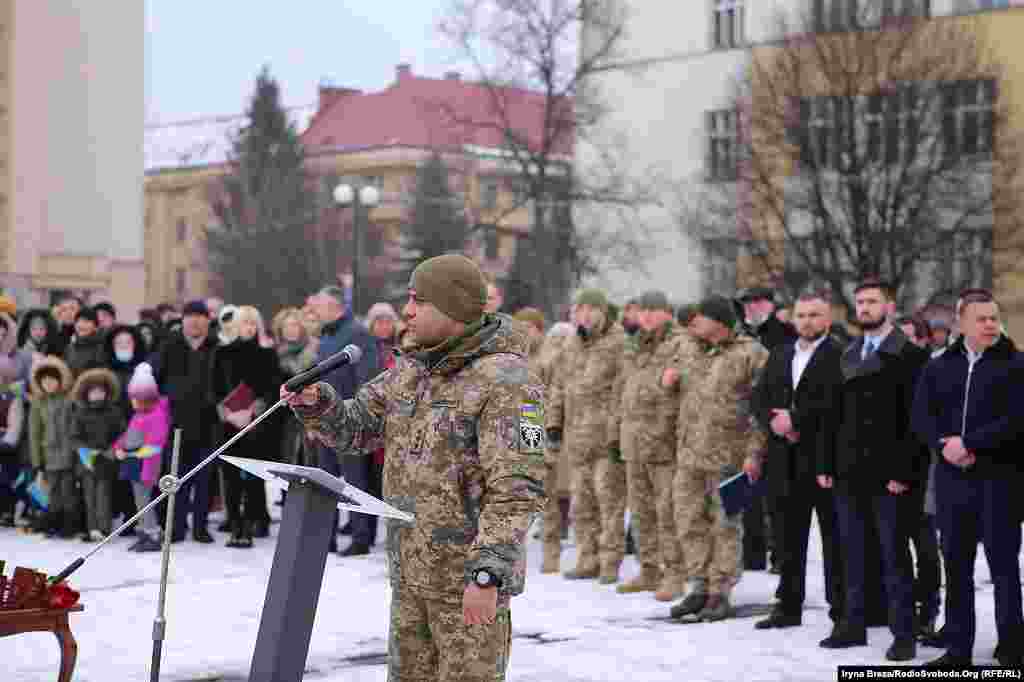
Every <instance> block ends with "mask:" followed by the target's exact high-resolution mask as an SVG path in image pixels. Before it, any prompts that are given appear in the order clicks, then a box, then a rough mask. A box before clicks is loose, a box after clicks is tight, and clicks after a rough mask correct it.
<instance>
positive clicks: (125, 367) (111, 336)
mask: <svg viewBox="0 0 1024 682" xmlns="http://www.w3.org/2000/svg"><path fill="white" fill-rule="evenodd" d="M103 347H104V351H105V353H106V363H107V366H108V367H110V369H111V371H113V372H114V374H115V376H117V380H118V381H119V382H120V383H121V386H122V387H125V386H128V382H129V381H131V380H132V375H133V374H134V372H135V368H136V367H138V366H139V364H140V363H142V362H143V361H144V360H145V359H146V357H148V356H147V353H146V342H145V340H144V339H143V338H142V334H141V333H139V330H138V329H137V328H135V327H132V326H131V325H127V324H118V325H115V326H113V327H111V328H110V330H109V331H108V332H107V333H106V335H105V337H104V340H103ZM121 409H122V410H123V411H124V417H125V419H126V420H129V421H130V420H131V418H132V413H133V411H134V410H133V408H132V400H131V398H130V396H129V395H128V391H127V390H123V391H121ZM136 511H138V508H137V507H136V506H135V494H134V492H133V491H132V485H131V481H128V480H124V479H122V478H120V477H118V478H117V480H115V481H114V503H113V512H114V517H118V516H122V517H123V518H124V519H125V520H127V519H130V518H131V517H132V516H134V515H135V512H136Z"/></svg>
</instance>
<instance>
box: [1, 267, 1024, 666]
mask: <svg viewBox="0 0 1024 682" xmlns="http://www.w3.org/2000/svg"><path fill="white" fill-rule="evenodd" d="M894 301H895V297H894V295H893V292H892V291H890V290H889V289H888V287H887V286H886V284H885V283H884V282H880V281H873V280H872V281H865V282H863V283H861V284H860V285H859V286H858V287H857V290H856V294H855V313H856V315H855V318H854V319H851V320H850V325H849V326H850V328H857V329H859V330H860V332H861V334H860V335H857V336H853V337H851V336H850V335H848V333H847V327H846V326H845V325H841V324H838V323H836V321H834V320H833V311H834V306H833V302H832V300H831V298H830V296H829V294H828V292H826V291H810V292H808V293H805V294H803V295H801V296H800V297H799V298H798V299H797V300H796V301H795V302H794V303H793V305H792V307H790V308H786V309H780V307H779V306H778V302H777V301H776V299H775V293H774V292H773V291H771V290H766V289H755V290H749V291H746V292H741V294H740V295H739V296H738V297H737V298H735V299H730V298H723V297H711V298H708V299H706V300H704V301H702V302H700V303H699V304H694V305H686V306H673V305H671V304H670V302H669V301H668V299H667V297H666V296H665V295H664V293H662V292H658V291H651V292H647V293H645V294H644V295H643V296H641V297H639V298H637V299H635V300H632V301H629V302H627V303H626V304H625V305H624V306H623V307H622V308H621V309H619V308H618V307H617V306H615V305H614V304H613V303H612V302H610V301H609V300H608V298H607V296H606V295H605V294H604V293H603V292H602V291H599V290H596V289H587V290H584V291H582V292H580V293H579V294H578V295H577V296H576V297H575V299H574V300H573V303H572V306H571V308H570V310H571V313H570V315H569V319H568V320H564V321H558V322H555V323H554V324H552V325H550V326H549V325H548V321H547V320H546V319H545V316H544V314H543V313H542V312H541V311H539V310H537V309H533V308H525V309H522V310H518V311H515V312H514V314H513V315H511V317H512V318H513V320H515V322H514V324H517V325H520V329H522V330H523V331H524V333H526V334H528V335H529V337H530V339H531V346H530V354H529V362H530V365H531V368H532V369H533V370H534V372H535V373H536V376H537V377H539V378H540V380H541V382H542V383H543V385H544V387H545V391H546V398H545V401H544V406H543V413H544V414H543V420H542V424H543V434H542V435H543V436H544V437H545V438H544V439H545V441H546V445H545V447H544V448H543V451H544V460H545V464H546V470H547V474H546V479H545V480H544V481H543V484H544V490H545V492H546V503H545V508H544V512H543V516H542V522H541V524H540V529H539V535H540V537H541V539H542V544H543V563H542V565H541V567H540V570H541V572H543V573H557V572H559V571H560V570H561V569H562V566H561V558H562V553H563V551H564V547H563V542H564V540H565V538H566V537H567V536H568V531H569V527H570V525H571V526H572V527H573V529H574V536H575V542H576V549H577V555H576V565H575V566H574V567H572V568H571V569H569V570H567V571H566V572H565V573H564V577H565V578H566V579H571V580H596V581H598V582H599V583H601V584H605V585H613V584H616V585H617V587H616V590H617V591H618V592H620V593H637V592H651V593H653V596H654V598H655V599H656V600H658V601H661V602H666V603H668V602H675V603H674V604H673V605H672V606H671V610H670V614H671V617H672V618H673V619H677V620H679V621H680V622H691V623H696V622H713V621H718V620H722V619H726V618H729V617H730V616H731V615H732V614H733V604H732V599H731V594H732V591H733V588H734V587H735V585H736V584H737V583H738V582H739V580H740V578H741V575H742V572H743V571H744V570H766V569H770V570H772V572H774V573H777V574H778V575H779V584H778V589H777V591H776V594H775V606H774V609H773V611H772V612H771V614H770V615H769V616H768V617H766V618H764V619H763V620H760V621H757V622H756V624H755V627H757V628H758V629H773V628H787V627H797V626H801V624H802V611H803V608H804V601H805V598H806V594H805V593H806V589H805V583H806V564H807V550H808V541H809V537H808V536H809V533H810V529H811V519H812V513H813V516H815V517H816V518H817V527H818V530H819V533H820V536H821V545H822V554H823V564H824V581H825V595H824V596H825V598H826V601H827V602H828V604H829V616H830V618H831V619H832V621H833V623H834V627H833V629H832V632H831V633H829V634H828V636H827V637H825V638H824V639H823V640H822V641H821V646H822V647H823V648H828V649H834V648H846V647H854V646H862V645H865V644H866V643H867V633H868V630H867V628H868V627H871V626H876V625H888V626H889V628H890V629H891V631H892V634H893V642H892V645H891V646H890V647H889V650H888V651H887V654H886V657H887V659H889V660H891V661H906V660H911V659H913V658H915V657H916V655H917V645H918V643H919V642H924V643H925V644H929V645H932V646H941V647H945V648H946V649H947V653H946V654H945V655H944V656H941V657H939V658H938V659H936V661H934V663H935V664H936V665H940V666H947V665H956V666H960V665H966V664H970V662H971V661H972V657H973V643H974V637H975V620H974V562H975V556H976V553H977V544H978V543H979V542H981V543H983V544H984V547H985V553H986V558H987V560H988V563H989V567H990V571H991V574H992V578H993V583H994V586H995V600H996V621H997V622H996V626H997V630H998V634H999V647H998V649H997V651H996V652H995V654H994V656H995V658H996V659H997V660H998V661H999V662H1000V663H1001V664H1004V665H1020V664H1021V661H1022V659H1021V655H1022V654H1021V652H1022V645H1024V625H1022V619H1021V584H1020V572H1019V566H1018V555H1019V552H1020V544H1021V519H1022V515H1021V505H1020V503H1019V502H1018V501H1016V500H1015V498H1014V492H1015V490H1016V488H1017V487H1018V484H1019V482H1020V479H1021V473H1020V471H1018V469H1019V467H1018V466H1017V463H1016V462H1015V460H1014V459H1013V458H1014V456H1015V446H1016V445H1017V444H1018V443H1019V438H1020V436H1021V433H1020V430H1021V429H1022V428H1024V426H1022V425H1024V419H1022V418H1021V417H1024V415H1021V414H1018V413H1019V412H1020V411H1021V410H1022V409H1024V400H1021V399H1020V397H1021V396H1018V395H1017V394H1018V392H1019V391H1020V390H1022V389H1020V388H1019V387H1021V386H1024V383H1022V381H1021V379H1022V377H1021V371H1022V370H1024V364H1022V362H1024V361H1022V360H1021V358H1020V355H1019V354H1018V352H1017V350H1016V348H1015V346H1014V344H1013V342H1012V341H1011V340H1010V339H1009V338H1008V336H1007V335H1006V334H1005V333H1004V332H1003V331H1002V328H1001V326H1000V319H999V310H998V306H997V304H996V303H995V301H994V299H993V298H992V296H991V294H990V293H988V292H986V291H983V290H969V291H966V292H964V294H963V295H962V297H961V299H960V301H959V302H958V304H957V307H956V311H955V313H956V324H955V325H952V326H955V327H956V330H955V331H956V333H953V330H951V329H950V326H951V325H950V324H948V323H946V322H943V321H942V320H941V319H932V320H927V319H925V318H924V317H923V316H921V315H916V316H908V317H899V316H897V313H896V306H895V302H894ZM350 307H351V306H350V299H349V295H348V292H347V291H346V290H345V289H343V288H341V287H337V286H327V287H324V288H323V289H322V290H320V291H319V292H317V293H315V294H313V295H311V296H310V297H309V298H308V299H307V300H306V301H305V303H304V305H302V306H301V307H298V306H297V307H294V308H288V309H286V310H282V311H280V312H278V313H277V314H276V315H275V316H274V318H273V320H272V323H271V324H270V325H269V326H268V325H266V324H265V323H264V319H263V317H262V315H261V313H260V311H258V310H257V309H256V308H253V307H251V306H244V305H242V306H236V305H225V303H224V302H223V301H221V300H219V299H208V300H205V301H191V302H188V303H186V304H185V305H184V306H183V307H181V308H180V309H178V308H176V307H175V306H173V305H170V304H163V305H161V306H158V307H157V308H155V309H152V310H144V311H142V313H141V314H140V318H141V322H139V323H138V324H136V325H125V324H122V323H120V322H119V321H118V319H117V314H116V310H115V309H114V307H113V306H112V305H110V304H108V303H99V304H96V305H94V306H91V307H90V306H87V305H85V304H84V303H83V302H82V301H81V300H79V299H76V298H74V297H68V298H66V299H64V300H62V301H60V302H59V303H58V304H57V305H56V306H54V307H53V309H51V310H43V309H35V310H28V311H25V312H23V313H22V314H21V315H18V311H16V310H15V308H14V305H13V302H12V301H10V300H7V299H3V298H0V432H2V436H0V525H2V526H8V527H15V526H19V527H21V528H22V529H23V530H24V531H26V532H35V533H41V534H45V535H47V536H49V537H59V538H74V537H79V538H81V540H83V541H86V542H95V541H98V540H100V539H102V538H104V537H106V535H108V534H109V533H111V532H112V530H113V528H114V527H115V520H116V519H118V518H121V519H126V518H128V517H130V516H131V515H133V514H134V513H135V511H136V510H137V509H138V508H141V506H143V505H145V504H146V503H147V501H149V500H150V499H152V496H154V495H155V494H157V493H158V491H157V489H156V486H157V481H158V479H159V477H160V475H161V474H162V473H166V472H167V471H168V470H169V467H170V461H171V457H170V452H171V449H172V436H171V434H172V433H173V432H174V430H176V429H180V433H181V442H180V453H181V465H180V472H181V473H183V472H185V471H188V470H191V469H192V468H193V467H194V466H195V465H196V464H198V463H199V462H200V461H202V459H203V458H204V457H206V456H207V455H208V454H209V453H210V452H211V451H212V450H213V448H215V447H217V446H218V445H220V444H221V443H223V442H224V441H225V440H227V439H228V438H230V437H231V436H233V435H234V434H236V433H237V432H238V431H239V430H241V429H244V428H245V427H246V426H247V425H249V424H250V423H251V422H252V421H253V420H254V419H255V418H256V417H258V416H259V415H260V414H261V413H262V412H263V411H265V410H266V409H267V408H268V407H269V406H270V405H272V404H273V403H274V402H276V400H277V397H278V391H279V387H280V386H281V384H282V383H283V382H284V381H286V380H287V379H288V378H289V377H291V376H294V375H296V374H298V373H300V372H302V371H304V370H306V369H308V368H310V367H311V366H313V365H314V364H315V363H316V362H318V361H320V360H323V359H325V358H327V357H329V356H330V355H332V354H334V353H336V352H337V351H339V350H341V349H342V348H344V347H345V346H347V345H349V344H356V345H357V346H359V347H360V348H361V350H362V351H363V355H362V359H361V361H360V362H359V363H358V364H355V365H350V366H346V367H343V368H341V369H339V370H337V371H336V372H334V373H332V374H331V375H329V377H328V382H329V383H330V384H331V387H332V388H333V389H334V392H335V393H336V394H337V397H338V398H341V399H348V398H352V397H353V396H355V394H356V392H357V390H358V389H359V387H360V386H362V385H363V384H365V383H366V382H368V381H369V380H371V379H372V378H373V377H375V376H376V375H377V374H379V373H380V372H383V371H386V370H388V369H389V368H391V367H392V366H394V363H395V357H396V355H395V351H396V350H397V351H400V350H401V348H402V347H403V326H404V324H403V319H402V318H401V317H400V316H399V315H398V314H397V312H396V311H395V309H394V307H393V306H391V305H389V304H388V303H377V304H375V305H373V306H372V307H371V308H370V309H369V311H368V313H367V315H366V316H365V318H363V319H362V320H357V319H356V318H355V317H354V316H353V315H352V314H351V311H350ZM502 307H503V301H502V293H501V289H500V287H499V286H498V285H497V284H495V283H493V282H492V283H491V284H490V285H489V286H488V300H487V305H486V307H485V311H486V313H487V314H488V315H496V314H501V310H502ZM528 416H529V417H530V418H531V419H532V418H533V417H534V416H536V415H532V414H531V415H528ZM523 418H524V419H526V418H527V417H526V416H524V417H523ZM256 430H257V431H258V433H255V434H253V435H252V436H250V437H248V438H246V439H244V440H242V441H240V443H239V445H238V446H237V448H238V449H237V451H236V452H235V453H233V454H238V455H241V456H246V457H254V458H259V459H275V460H280V461H286V462H292V463H296V464H303V465H311V466H320V467H322V468H324V469H327V470H328V471H330V472H332V473H334V474H341V475H344V476H345V478H346V480H347V481H348V482H349V483H351V484H353V485H355V486H357V487H360V488H362V489H364V490H366V491H367V492H370V493H371V494H374V495H377V496H380V495H381V494H382V471H383V464H384V448H383V446H382V445H381V444H373V445H372V446H371V445H368V446H367V448H368V450H369V451H368V452H364V453H362V454H361V456H355V455H346V456H339V455H338V454H337V452H335V451H334V450H333V449H332V448H330V447H327V446H326V445H325V444H323V443H320V442H317V441H316V440H314V439H311V438H309V437H307V435H306V434H305V432H304V430H303V428H302V426H301V424H300V423H299V422H298V421H297V420H295V419H294V418H292V417H291V415H289V414H288V413H287V411H280V412H279V413H278V414H275V415H274V416H273V417H272V418H270V419H266V420H265V421H264V422H262V423H261V424H260V425H259V426H258V427H257V429H256ZM521 437H523V438H525V437H526V435H523V436H521ZM737 494H738V495H739V496H740V497H741V500H742V502H741V506H742V507H743V510H742V512H739V513H736V512H735V510H733V509H727V508H726V505H725V503H724V500H725V499H726V496H727V495H728V496H730V497H735V496H736V495H737ZM271 503H272V502H271V501H270V500H268V499H267V495H266V486H265V485H264V483H263V481H262V480H260V479H254V478H251V477H248V476H247V475H246V474H245V473H243V472H242V471H240V470H239V469H237V468H235V467H233V466H231V465H229V464H225V463H217V464H216V465H215V466H211V467H208V468H207V470H204V471H203V472H202V473H200V474H199V475H197V476H195V477H194V478H192V479H190V480H189V481H188V482H187V483H186V484H185V486H184V487H183V488H182V490H181V491H180V492H179V501H178V503H177V505H176V507H175V509H176V515H175V518H174V520H173V526H172V528H170V529H166V528H162V527H161V524H162V515H161V514H157V513H153V514H149V515H147V516H146V517H144V518H143V519H142V520H141V521H140V522H139V523H138V524H137V527H136V528H134V529H133V530H132V532H133V533H135V534H136V535H137V536H138V537H137V540H136V542H135V543H134V544H133V545H131V547H130V549H131V550H133V551H141V552H146V551H157V550H158V549H159V547H160V538H161V533H166V532H170V533H171V539H172V541H173V542H180V541H183V540H184V539H185V538H186V536H187V534H188V533H189V531H191V538H192V540H193V541H195V542H197V543H203V544H209V543H212V542H214V539H213V536H212V535H211V534H210V532H209V529H208V527H207V525H208V514H209V513H210V512H211V511H212V510H217V509H220V508H223V510H224V512H225V520H224V522H223V524H222V525H221V526H220V527H219V528H218V529H217V530H218V531H219V532H223V533H226V534H227V539H226V545H227V546H228V547H233V548H247V547H252V546H253V542H254V538H255V539H259V538H265V537H268V536H269V531H270V514H269V513H268V509H269V507H268V505H269V504H271ZM277 503H280V501H277ZM627 509H628V511H629V518H630V523H629V526H628V528H627V526H626V524H625V523H624V521H623V520H624V518H625V516H626V511H627ZM335 525H336V527H337V525H338V519H337V517H336V519H335ZM336 530H337V532H336V533H334V534H332V547H331V550H332V551H335V552H338V551H339V550H340V552H339V553H340V554H341V555H342V556H346V557H348V556H358V555H363V554H367V553H369V552H370V551H371V548H372V547H373V546H374V545H375V544H376V542H377V539H378V532H377V531H378V529H377V522H376V518H375V517H373V516H368V515H362V514H352V515H350V519H349V521H348V523H347V524H346V527H344V528H336ZM346 534H347V535H349V536H351V540H350V542H349V543H348V544H347V546H346V547H345V548H344V549H341V548H340V546H339V541H338V537H339V535H346ZM940 538H941V542H940ZM911 547H912V548H913V549H912V550H911ZM627 551H630V552H634V553H635V554H636V558H637V560H638V562H639V565H640V572H639V573H638V575H637V576H636V577H634V578H633V579H632V580H630V581H628V582H622V581H621V575H620V573H621V567H622V563H623V560H624V556H625V554H626V553H627ZM943 576H944V577H945V581H944V582H945V602H946V607H945V618H944V625H943V627H942V628H941V629H936V624H937V620H938V616H939V610H940V604H941V595H942V585H943Z"/></svg>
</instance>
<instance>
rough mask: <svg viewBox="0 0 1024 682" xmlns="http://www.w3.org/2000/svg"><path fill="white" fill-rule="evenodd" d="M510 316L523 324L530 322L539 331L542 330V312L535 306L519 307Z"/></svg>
mask: <svg viewBox="0 0 1024 682" xmlns="http://www.w3.org/2000/svg"><path fill="white" fill-rule="evenodd" d="M512 317H513V318H515V319H516V320H518V321H520V322H523V323H525V324H532V325H533V326H534V327H536V328H537V329H539V330H540V331H544V322H545V320H544V313H542V312H541V311H539V310H537V309H536V308H520V309H519V310H518V311H516V314H515V315H513V316H512Z"/></svg>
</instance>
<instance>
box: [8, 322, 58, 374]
mask: <svg viewBox="0 0 1024 682" xmlns="http://www.w3.org/2000/svg"><path fill="white" fill-rule="evenodd" d="M58 336H59V332H58V330H57V321H56V320H54V319H53V316H52V315H50V311H49V310H47V309H46V308H32V309H31V310H29V311H27V312H26V313H25V314H24V315H22V318H21V324H20V325H18V341H17V348H18V353H19V360H18V363H19V366H20V367H22V368H23V371H24V376H23V377H22V378H23V380H24V381H26V382H28V381H29V379H30V376H29V374H30V371H31V368H32V360H33V358H34V357H35V356H44V355H60V354H61V352H60V351H59V350H58V348H59V346H60V343H59V342H58V341H57V338H58Z"/></svg>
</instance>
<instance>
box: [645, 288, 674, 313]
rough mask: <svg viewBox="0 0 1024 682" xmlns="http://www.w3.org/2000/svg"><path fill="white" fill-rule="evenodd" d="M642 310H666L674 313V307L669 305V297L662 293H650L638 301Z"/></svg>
mask: <svg viewBox="0 0 1024 682" xmlns="http://www.w3.org/2000/svg"><path fill="white" fill-rule="evenodd" d="M637 304H638V305H639V306H640V309H641V310H664V311H665V312H668V313H670V312H672V306H671V305H669V302H668V296H666V295H665V294H663V293H662V292H660V291H648V292H647V293H645V294H644V295H643V296H641V297H640V300H638V301H637Z"/></svg>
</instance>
